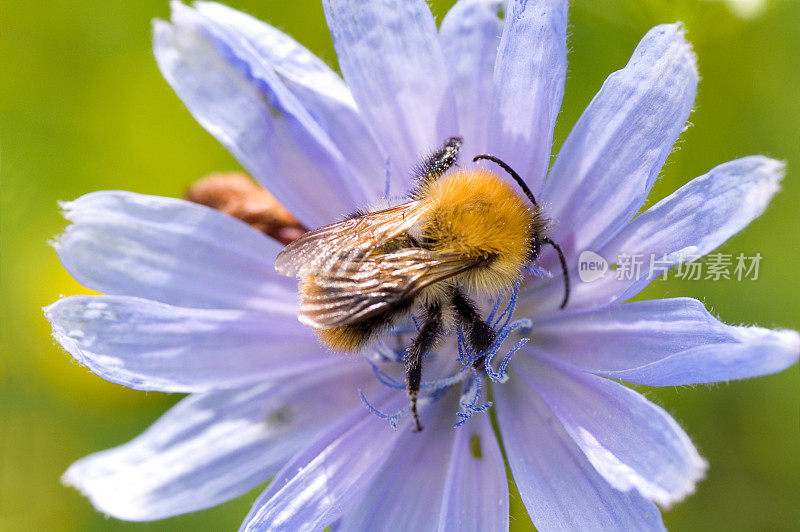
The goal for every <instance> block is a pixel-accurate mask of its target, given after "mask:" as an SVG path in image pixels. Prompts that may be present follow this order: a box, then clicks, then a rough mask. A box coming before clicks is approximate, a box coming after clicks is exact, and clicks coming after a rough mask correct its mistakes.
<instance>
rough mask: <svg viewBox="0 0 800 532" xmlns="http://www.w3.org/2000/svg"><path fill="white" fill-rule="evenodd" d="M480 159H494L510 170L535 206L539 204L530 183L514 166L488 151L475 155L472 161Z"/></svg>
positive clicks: (509, 172)
mask: <svg viewBox="0 0 800 532" xmlns="http://www.w3.org/2000/svg"><path fill="white" fill-rule="evenodd" d="M480 159H486V160H487V161H492V162H493V163H496V164H497V165H498V166H499V167H500V168H502V169H503V170H505V171H506V172H508V175H510V176H511V177H513V178H514V181H516V182H517V184H518V185H519V186H520V188H521V189H522V191H523V192H524V193H525V195H526V196H528V199H529V200H531V203H533V206H534V207H538V206H539V205H538V204H537V203H536V198H534V197H533V192H531V189H529V188H528V185H526V184H525V181H523V180H522V178H521V177H520V176H519V174H518V173H516V172H515V171H514V169H513V168H511V167H510V166H508V164H507V163H506V162H504V161H503V160H501V159H499V158H497V157H495V156H494V155H489V154H488V153H484V154H482V155H476V156H475V157H473V158H472V162H476V161H478V160H480Z"/></svg>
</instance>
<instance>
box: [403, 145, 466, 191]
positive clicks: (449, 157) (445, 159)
mask: <svg viewBox="0 0 800 532" xmlns="http://www.w3.org/2000/svg"><path fill="white" fill-rule="evenodd" d="M462 142H463V139H462V138H461V137H450V138H449V139H447V140H446V141H445V143H444V145H442V147H441V148H439V149H437V150H436V151H435V152H433V153H432V154H431V155H430V156H429V157H428V158H426V159H425V160H424V161H422V162H421V163H420V164H419V165H418V166H417V168H416V169H415V171H414V175H416V176H417V179H418V184H417V187H416V190H419V188H420V187H422V186H425V185H426V184H428V183H430V182H432V181H436V179H437V178H438V177H439V176H440V175H442V174H444V173H445V172H446V171H447V170H448V169H449V168H450V167H451V166H453V164H454V163H455V162H456V158H457V157H458V150H459V149H460V148H461V143H462ZM415 192H416V191H415ZM412 195H413V194H412Z"/></svg>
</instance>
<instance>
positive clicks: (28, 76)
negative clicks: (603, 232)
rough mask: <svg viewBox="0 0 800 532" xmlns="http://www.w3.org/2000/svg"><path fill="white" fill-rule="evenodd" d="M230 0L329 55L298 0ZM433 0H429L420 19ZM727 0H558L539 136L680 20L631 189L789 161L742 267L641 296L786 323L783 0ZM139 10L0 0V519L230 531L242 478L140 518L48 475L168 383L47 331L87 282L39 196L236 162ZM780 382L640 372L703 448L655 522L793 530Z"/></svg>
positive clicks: (794, 472) (106, 438) (794, 507)
mask: <svg viewBox="0 0 800 532" xmlns="http://www.w3.org/2000/svg"><path fill="white" fill-rule="evenodd" d="M230 3H231V4H232V5H233V6H234V7H237V8H240V9H242V10H244V11H247V12H249V13H251V14H253V15H256V16H257V17H259V18H261V19H263V20H267V21H269V22H271V23H272V24H274V25H276V26H277V27H279V28H281V29H283V30H284V31H286V32H287V33H289V34H290V35H292V36H294V37H295V38H296V39H297V40H299V41H300V42H302V43H304V44H305V45H307V46H308V47H309V48H311V50H313V51H314V52H316V53H318V54H319V55H320V56H321V57H322V58H324V59H325V60H326V61H328V62H329V63H330V64H333V65H335V62H336V57H335V54H334V52H333V48H332V45H331V41H330V38H329V36H328V32H327V28H326V25H325V21H324V18H323V15H322V9H321V7H320V5H319V3H318V2H317V1H316V0H302V1H300V0H295V1H293V2H285V1H284V2H278V1H275V2H259V1H256V0H249V1H244V0H235V1H231V2H230ZM451 3H452V2H446V1H437V2H434V5H433V8H434V13H435V14H436V15H437V17H438V19H439V20H441V17H442V16H443V15H444V13H445V12H446V11H447V8H448V7H449V5H450V4H451ZM742 5H744V8H741V6H742ZM748 5H749V6H750V7H749V8H748V7H747V6H748ZM739 6H740V8H736V7H733V8H732V7H731V4H728V3H723V2H717V1H710V0H709V1H688V0H685V1H666V0H665V1H662V2H657V1H654V0H648V1H642V0H627V1H623V0H614V1H612V0H608V1H603V2H597V1H596V0H575V1H574V2H573V5H572V8H571V26H570V58H569V59H570V67H569V78H568V80H567V91H566V96H565V98H564V107H563V110H562V112H561V115H560V119H559V125H558V127H557V129H556V144H557V145H559V144H560V143H561V142H562V141H563V139H564V137H565V136H566V134H567V133H568V131H569V128H570V127H571V125H572V124H573V123H574V122H575V121H576V119H577V118H578V116H579V114H580V112H581V110H582V109H583V108H584V106H585V105H586V104H587V103H588V102H589V100H590V99H591V97H592V95H593V94H594V92H595V91H596V90H597V89H598V88H599V86H600V84H601V83H602V81H603V79H604V78H605V76H606V75H607V74H609V73H610V72H612V71H613V70H616V69H618V68H620V67H622V66H623V65H624V64H625V62H626V61H627V59H628V56H629V54H630V52H631V51H632V50H633V48H634V46H635V45H636V43H637V41H638V39H639V38H640V37H641V36H642V35H643V34H644V33H645V32H646V31H647V29H648V28H649V27H651V26H653V25H655V24H657V23H661V22H673V21H675V20H682V21H683V22H684V23H685V24H686V26H687V28H688V36H689V39H690V40H691V41H692V43H693V44H694V47H695V50H696V52H697V55H698V57H699V68H700V73H701V75H702V81H701V84H700V90H699V95H698V99H697V105H696V110H695V112H694V113H693V114H692V116H691V118H690V120H691V122H692V124H693V125H694V127H691V128H690V129H689V130H688V131H687V132H686V133H685V134H684V135H683V137H682V139H681V140H680V142H679V144H678V148H679V149H678V150H676V151H675V152H674V153H673V154H672V156H671V157H670V159H669V161H668V163H667V165H666V167H665V168H664V171H663V177H662V179H661V180H660V181H659V182H658V184H657V185H656V187H655V190H654V194H653V196H651V202H652V201H653V200H654V199H657V198H660V197H663V196H664V195H666V194H668V193H669V192H671V191H672V190H674V189H675V188H677V187H678V186H680V185H682V184H683V183H685V182H686V181H688V180H689V179H690V178H692V177H694V176H697V175H700V174H702V173H704V172H705V171H707V170H708V169H709V168H711V167H713V166H714V165H716V164H719V163H721V162H724V161H726V160H729V159H733V158H736V157H740V156H743V155H748V154H753V153H762V154H766V155H770V156H773V157H776V158H780V159H785V160H787V161H788V168H789V174H788V178H787V179H786V181H785V183H784V187H783V191H782V192H781V193H780V194H779V195H778V197H777V198H776V199H775V200H774V202H773V203H772V205H771V206H770V208H769V210H768V211H767V213H766V214H765V215H764V216H763V217H762V218H761V219H759V220H757V221H756V222H755V223H753V225H752V226H751V227H750V228H749V229H747V230H746V231H745V232H743V234H741V235H739V236H737V237H735V238H733V239H732V240H731V241H729V242H728V243H727V244H725V246H724V247H723V248H722V251H724V252H726V253H733V254H738V253H739V252H744V253H745V254H750V255H752V254H754V253H756V252H760V253H761V254H762V256H763V257H764V258H763V261H762V264H761V273H760V277H759V279H758V280H757V281H735V280H733V281H720V282H699V281H678V280H670V281H657V282H654V283H653V284H652V286H651V287H650V288H648V290H647V291H646V292H645V293H644V294H643V296H644V297H646V298H650V297H665V296H684V295H687V296H694V297H698V298H700V299H702V300H704V301H705V302H706V304H707V305H708V306H709V307H710V308H711V309H712V310H713V311H714V312H716V313H717V314H718V315H719V316H720V317H721V318H722V319H724V320H725V321H727V322H729V323H737V324H738V323H746V324H759V325H762V326H768V327H787V328H795V329H797V328H800V303H799V302H798V296H800V289H798V287H799V286H800V284H798V279H797V269H798V268H797V266H798V264H800V246H799V245H798V243H797V236H796V235H797V231H798V215H797V205H798V202H800V77H798V69H800V3H798V2H794V1H774V2H766V3H761V2H758V1H756V2H740V3H739ZM154 17H161V18H165V17H168V4H167V1H166V0H137V1H135V2H133V1H119V0H117V1H102V2H101V1H86V0H84V1H64V0H51V1H48V2H42V1H22V0H16V1H9V0H0V46H1V48H0V50H2V69H1V72H0V142H1V143H2V144H1V146H2V158H1V159H0V171H1V174H0V175H1V177H0V179H1V180H2V195H1V196H0V198H1V201H2V203H1V204H0V209H1V210H2V211H1V212H2V218H1V223H2V226H1V229H2V237H1V238H2V256H1V257H0V260H1V261H2V262H1V264H0V266H1V268H2V269H1V270H0V274H1V275H2V298H3V299H2V301H3V304H2V309H1V310H0V312H2V314H1V315H0V327H1V328H2V329H0V332H1V334H2V337H1V338H2V341H1V343H2V357H1V358H0V381H1V382H2V386H1V387H0V449H2V450H1V451H0V460H2V461H0V529H2V530H27V529H37V528H38V529H45V530H107V529H123V530H186V529H190V530H191V529H220V530H231V529H234V528H235V527H238V525H239V523H240V522H241V520H242V518H243V517H244V515H245V514H246V512H247V510H248V508H249V506H250V504H251V503H252V501H253V500H254V499H255V497H256V496H257V494H258V492H259V491H260V490H255V491H253V492H252V493H250V494H248V495H246V496H244V497H241V498H240V499H238V500H235V501H232V502H230V503H228V504H224V505H222V506H219V507H216V508H213V509H210V510H207V511H204V512H199V513H196V514H192V515H187V516H181V517H177V518H174V519H170V520H166V521H161V522H157V523H149V524H148V523H144V524H142V523H125V522H121V521H117V520H114V519H107V518H105V517H104V516H102V515H101V514H99V513H97V512H96V511H95V510H93V509H92V507H91V506H90V504H89V503H88V501H87V500H86V499H84V498H83V497H82V496H80V495H79V494H78V493H77V492H75V491H74V490H72V489H68V488H65V487H63V486H62V485H61V484H60V482H59V476H60V475H61V473H62V472H63V471H64V470H65V469H66V467H67V466H68V465H69V464H70V463H71V462H72V461H74V460H76V459H77V458H79V457H81V456H83V455H85V454H87V453H90V452H94V451H98V450H101V449H104V448H106V447H110V446H114V445H117V444H120V443H123V442H125V441H126V440H128V439H130V438H131V437H133V436H135V435H136V434H138V433H139V432H140V431H142V430H143V429H144V428H145V427H147V426H148V425H149V424H150V423H151V422H152V421H153V420H155V419H156V418H157V417H158V416H159V415H160V414H161V413H162V412H164V411H165V410H166V409H167V407H169V405H171V404H173V403H174V402H175V401H176V400H178V399H179V397H178V396H175V395H165V394H158V393H149V394H146V393H142V392H136V391H132V390H128V389H125V388H122V387H119V386H116V385H113V384H110V383H107V382H105V381H103V380H101V379H100V378H98V377H96V376H94V375H92V374H90V373H89V372H88V370H86V369H84V368H82V367H79V366H78V365H76V364H75V363H73V362H72V360H71V358H70V357H69V356H68V355H66V354H65V353H63V352H62V351H61V350H60V349H59V348H58V347H56V346H55V345H54V343H53V341H52V339H51V337H50V334H49V328H48V325H47V323H46V322H45V320H44V318H43V317H42V314H41V310H40V309H41V307H42V306H44V305H46V304H49V303H51V302H53V301H54V300H56V299H57V298H58V297H60V296H61V295H69V294H75V293H86V292H87V290H86V289H84V288H82V287H81V286H79V285H78V284H77V283H75V282H74V281H72V280H71V279H70V278H69V276H68V275H67V274H66V273H65V272H64V271H63V270H62V269H61V267H60V265H59V263H58V260H57V258H56V255H55V253H54V252H53V250H52V249H51V248H49V247H48V246H47V244H46V242H47V240H48V239H50V238H52V237H53V236H54V235H56V234H57V233H59V232H60V230H61V228H62V227H63V226H64V222H63V220H62V219H61V218H60V215H59V211H58V208H57V206H56V201H57V200H66V199H73V198H75V197H77V196H79V195H81V194H84V193H86V192H90V191H92V190H98V189H126V190H133V191H137V192H145V193H150V194H161V195H167V196H179V195H181V193H182V192H183V190H184V189H185V187H186V186H187V185H188V184H189V183H191V182H192V181H193V180H195V179H197V178H199V177H200V176H203V175H205V174H207V173H209V172H213V171H217V170H227V169H235V168H238V165H237V163H236V161H235V160H234V159H233V158H232V157H231V156H230V155H229V154H228V153H227V152H226V151H225V150H224V149H223V148H222V147H221V146H220V145H218V144H217V142H216V141H215V140H214V139H213V138H212V137H211V136H210V135H208V134H207V133H206V132H205V131H204V130H203V129H202V128H201V127H200V126H199V125H197V124H196V123H195V122H194V121H193V120H192V118H191V117H190V116H189V114H188V112H187V111H186V110H185V108H184V107H183V105H182V104H181V103H180V101H179V100H178V99H177V97H176V96H175V95H174V94H173V93H172V91H171V89H170V88H169V87H168V86H167V84H166V83H165V82H164V80H163V79H162V78H161V75H160V74H159V72H158V70H157V68H156V65H155V61H154V60H153V57H152V53H151V50H150V33H151V20H152V19H153V18H154ZM798 385H800V372H798V368H797V366H795V367H794V368H792V369H790V370H788V371H786V372H784V373H782V374H780V375H773V376H769V377H764V378H760V379H755V380H751V381H746V382H734V383H731V384H721V385H717V386H698V387H692V388H689V387H686V388H679V389H678V388H668V389H660V390H646V393H647V395H648V396H649V397H650V398H651V399H653V400H655V401H657V402H659V403H660V404H662V405H664V406H665V408H667V409H668V410H669V411H670V412H671V413H672V414H673V415H674V416H675V417H676V418H677V419H678V420H679V421H680V422H681V424H682V425H683V426H684V427H685V428H686V430H687V431H688V432H689V434H690V435H691V436H692V438H693V440H694V442H695V443H696V445H697V446H698V448H699V449H700V451H701V452H702V454H703V455H704V456H705V457H706V458H707V459H708V460H709V462H710V464H711V468H710V470H709V473H708V478H707V480H705V481H704V482H702V483H701V484H700V485H699V486H698V490H697V493H696V494H695V495H694V496H693V497H691V498H689V499H688V500H687V501H684V502H683V503H680V504H678V505H677V506H676V507H675V508H674V509H672V510H670V511H669V512H666V513H665V520H666V523H667V525H668V526H670V527H671V528H673V529H675V530H684V529H692V530H756V529H760V530H767V529H769V530H787V529H796V527H797V526H798V523H800V430H799V427H798V419H799V418H798V415H799V414H800V408H799V407H798V404H799V395H798V389H799V386H798ZM512 510H513V515H512V529H517V530H525V529H530V528H531V525H530V521H529V519H528V518H527V516H526V514H525V511H524V508H523V507H522V505H521V503H520V501H519V497H518V495H516V494H514V493H513V492H512Z"/></svg>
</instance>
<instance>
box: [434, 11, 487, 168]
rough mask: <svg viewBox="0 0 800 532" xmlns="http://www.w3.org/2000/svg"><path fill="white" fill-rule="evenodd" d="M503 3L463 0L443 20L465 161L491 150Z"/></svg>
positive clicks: (441, 31) (442, 34) (443, 39)
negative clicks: (495, 68)
mask: <svg viewBox="0 0 800 532" xmlns="http://www.w3.org/2000/svg"><path fill="white" fill-rule="evenodd" d="M502 4H503V2H502V1H501V0H460V1H459V2H457V3H456V5H454V6H453V7H452V8H451V9H450V11H448V12H447V15H445V17H444V20H442V25H441V27H440V28H439V40H440V42H441V44H442V52H444V59H445V65H446V66H447V71H448V73H449V75H450V83H451V84H452V86H453V92H454V94H455V99H456V107H457V108H458V124H459V129H460V134H461V135H463V137H464V144H463V146H462V153H463V154H464V157H463V159H464V160H466V159H468V158H472V157H473V156H475V155H477V154H478V153H486V151H487V150H488V145H487V136H488V133H489V130H488V127H489V118H490V115H491V111H492V108H491V106H490V105H488V102H491V101H492V94H493V76H494V62H495V58H496V57H497V45H498V44H499V43H500V35H501V34H502V32H503V20H502V19H501V18H500V17H499V16H498V11H499V9H500V7H501V6H502Z"/></svg>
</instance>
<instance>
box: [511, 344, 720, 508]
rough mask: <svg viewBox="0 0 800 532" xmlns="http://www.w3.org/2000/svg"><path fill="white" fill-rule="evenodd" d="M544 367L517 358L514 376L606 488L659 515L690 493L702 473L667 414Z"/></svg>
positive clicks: (583, 376)
mask: <svg viewBox="0 0 800 532" xmlns="http://www.w3.org/2000/svg"><path fill="white" fill-rule="evenodd" d="M548 360H550V362H544V361H543V360H540V359H538V358H535V357H531V356H528V357H525V356H521V357H518V358H516V359H515V360H514V368H515V369H516V371H517V372H518V373H519V374H520V375H521V376H522V378H523V379H524V380H525V382H527V383H528V385H529V386H531V387H532V388H534V389H535V390H536V392H537V393H538V394H539V396H540V397H541V398H542V399H543V400H544V402H545V403H546V404H547V406H548V407H549V408H550V410H552V412H553V414H554V415H555V417H556V419H558V421H559V422H560V423H561V424H562V425H563V427H564V429H565V430H566V432H567V433H568V434H569V435H570V437H572V439H573V441H574V442H575V443H576V444H577V445H578V447H580V449H581V451H583V453H584V454H585V455H586V458H588V459H589V462H591V464H592V465H593V466H594V468H595V469H596V470H597V472H598V473H600V475H601V476H602V477H603V478H604V479H605V480H606V481H607V482H608V483H609V484H611V486H612V487H614V488H616V489H618V490H620V491H625V492H629V491H637V492H639V494H640V495H641V496H642V497H645V498H647V499H650V500H652V501H654V502H656V503H657V504H658V505H660V506H662V507H664V508H668V507H669V506H670V505H672V504H673V503H675V502H677V501H680V500H681V499H683V498H684V497H686V496H688V495H690V494H691V493H693V492H694V488H695V484H696V483H697V482H698V481H699V480H701V479H702V478H703V477H704V475H705V470H706V467H707V465H706V463H705V461H704V460H703V459H702V458H701V457H700V455H699V454H698V453H697V450H696V449H695V448H694V446H693V445H692V442H691V441H690V440H689V437H688V436H687V435H686V433H685V432H684V431H683V429H681V428H680V426H679V425H678V424H677V423H676V422H675V420H674V419H672V417H670V415H669V414H667V413H666V412H665V411H664V410H663V409H662V408H660V407H658V406H656V405H654V404H653V403H651V402H650V401H648V400H647V399H645V398H644V397H642V396H641V395H640V394H638V393H636V392H635V391H633V390H631V389H629V388H626V387H625V386H623V385H621V384H618V383H616V382H614V381H611V380H609V379H606V378H603V377H597V376H595V375H591V374H589V373H584V372H580V371H574V370H568V369H566V368H558V367H556V366H555V365H554V364H555V363H559V362H553V360H551V359H548Z"/></svg>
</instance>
